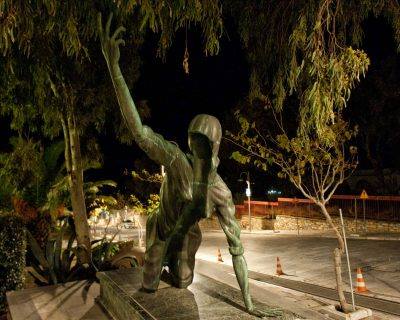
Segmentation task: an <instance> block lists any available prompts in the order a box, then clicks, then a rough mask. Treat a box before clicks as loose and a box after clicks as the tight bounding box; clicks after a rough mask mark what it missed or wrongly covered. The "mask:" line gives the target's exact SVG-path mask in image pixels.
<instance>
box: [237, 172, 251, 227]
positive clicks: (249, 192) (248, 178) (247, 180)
mask: <svg viewBox="0 0 400 320" xmlns="http://www.w3.org/2000/svg"><path fill="white" fill-rule="evenodd" d="M242 174H245V175H246V184H247V188H246V197H247V202H248V209H249V231H250V232H251V211H250V197H251V189H250V172H249V171H247V172H242V173H241V174H240V176H239V181H243V180H242V179H241V177H242Z"/></svg>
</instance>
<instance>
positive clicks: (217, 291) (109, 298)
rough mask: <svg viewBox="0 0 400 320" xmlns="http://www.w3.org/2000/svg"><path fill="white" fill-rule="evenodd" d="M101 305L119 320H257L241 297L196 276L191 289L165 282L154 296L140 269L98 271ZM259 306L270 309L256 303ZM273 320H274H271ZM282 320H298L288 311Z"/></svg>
mask: <svg viewBox="0 0 400 320" xmlns="http://www.w3.org/2000/svg"><path fill="white" fill-rule="evenodd" d="M97 277H98V278H99V280H100V286H101V290H100V298H99V300H98V301H99V302H100V303H101V304H102V305H103V306H104V308H105V309H106V310H108V311H109V312H110V314H111V315H112V316H113V317H114V318H115V319H118V320H125V319H129V320H136V319H138V320H144V319H146V320H147V319H152V320H154V319H157V320H179V319H182V320H183V319H185V320H200V319H207V320H228V319H229V320H239V319H240V320H255V319H258V318H256V317H254V316H251V315H249V314H248V313H246V310H245V308H244V306H243V302H242V296H241V293H240V291H239V290H236V289H234V288H232V287H230V286H228V285H226V284H223V283H221V282H218V281H215V280H213V279H211V278H208V277H205V276H201V275H199V274H196V276H195V279H194V282H193V284H192V285H191V286H189V288H188V289H177V288H174V287H171V286H170V285H168V284H167V283H165V282H162V283H161V285H160V288H159V289H158V291H157V292H155V293H145V292H142V291H140V290H139V289H140V287H141V278H142V272H141V270H140V269H121V270H115V271H108V272H99V273H98V274H97ZM256 305H257V306H258V307H260V308H261V309H262V308H267V306H266V305H262V304H260V303H257V302H256ZM272 319H273V318H272ZM281 319H298V317H296V316H295V315H294V314H293V313H291V312H285V314H284V317H283V318H281Z"/></svg>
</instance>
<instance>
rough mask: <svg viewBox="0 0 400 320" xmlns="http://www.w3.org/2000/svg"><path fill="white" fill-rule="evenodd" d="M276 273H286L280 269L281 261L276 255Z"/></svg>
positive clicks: (281, 274) (280, 274) (279, 274)
mask: <svg viewBox="0 0 400 320" xmlns="http://www.w3.org/2000/svg"><path fill="white" fill-rule="evenodd" d="M276 274H277V275H278V276H283V275H286V273H284V272H283V270H282V266H281V261H280V260H279V257H276Z"/></svg>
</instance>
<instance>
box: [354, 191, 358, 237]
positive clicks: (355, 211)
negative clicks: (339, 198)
mask: <svg viewBox="0 0 400 320" xmlns="http://www.w3.org/2000/svg"><path fill="white" fill-rule="evenodd" d="M354 217H355V219H356V234H358V224H357V222H358V221H357V197H354Z"/></svg>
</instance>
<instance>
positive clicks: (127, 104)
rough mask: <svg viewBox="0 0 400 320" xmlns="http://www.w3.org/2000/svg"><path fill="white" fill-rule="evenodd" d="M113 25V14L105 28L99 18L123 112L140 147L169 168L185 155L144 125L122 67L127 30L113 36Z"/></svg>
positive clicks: (105, 55) (110, 69) (100, 29)
mask: <svg viewBox="0 0 400 320" xmlns="http://www.w3.org/2000/svg"><path fill="white" fill-rule="evenodd" d="M111 21H112V13H111V14H110V16H109V17H108V20H107V23H106V25H105V28H103V24H102V19H101V14H100V13H99V14H98V19H97V23H98V31H99V37H100V42H101V49H102V51H103V55H104V58H105V60H106V62H107V67H108V70H109V72H110V76H111V79H112V82H113V85H114V89H115V92H116V95H117V99H118V103H119V106H120V108H121V112H122V114H123V116H124V118H125V120H126V123H127V125H128V128H129V129H130V130H131V132H132V134H133V138H134V139H135V141H136V143H137V144H138V145H139V147H140V148H141V149H142V150H143V151H144V152H146V153H147V155H148V156H149V157H150V158H151V159H152V160H154V161H156V162H157V163H159V164H163V165H165V166H167V167H168V166H169V165H170V164H171V163H172V162H173V161H174V159H176V158H177V153H179V152H182V151H180V150H179V148H178V146H177V145H176V144H174V143H171V142H169V141H167V140H165V139H164V138H163V137H162V136H161V135H159V134H156V133H154V132H153V130H151V129H150V128H149V127H147V126H144V125H142V120H141V119H140V116H139V113H138V110H137V108H136V106H135V103H134V102H133V99H132V96H131V94H130V92H129V89H128V86H127V85H126V82H125V79H124V77H123V75H122V72H121V69H120V67H119V58H120V51H119V46H120V45H125V41H124V40H123V39H122V38H121V33H122V32H124V31H125V28H124V27H119V28H117V29H116V30H115V32H114V33H113V34H112V35H111V36H110V28H111Z"/></svg>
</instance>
